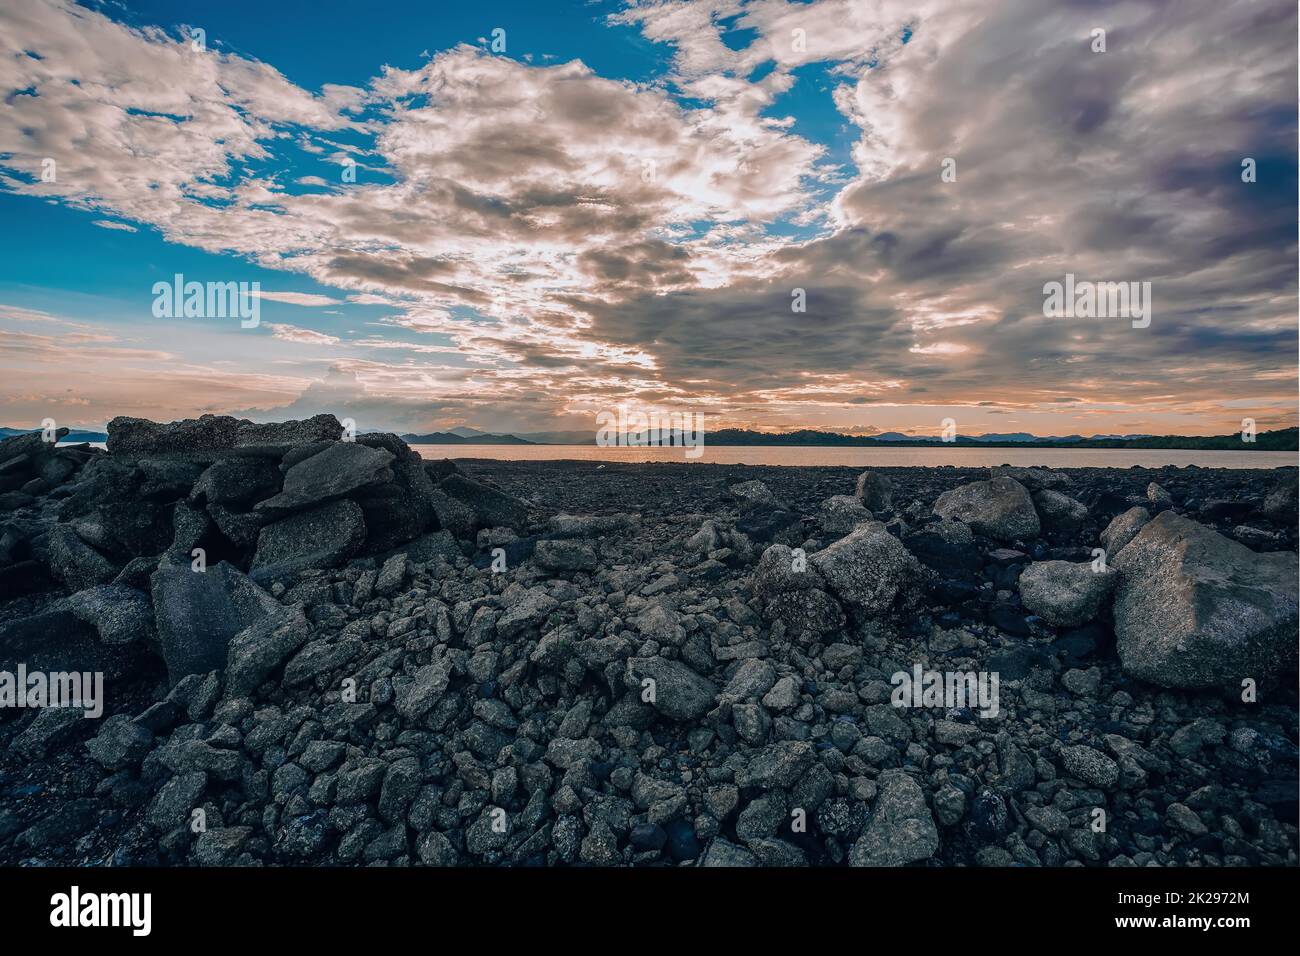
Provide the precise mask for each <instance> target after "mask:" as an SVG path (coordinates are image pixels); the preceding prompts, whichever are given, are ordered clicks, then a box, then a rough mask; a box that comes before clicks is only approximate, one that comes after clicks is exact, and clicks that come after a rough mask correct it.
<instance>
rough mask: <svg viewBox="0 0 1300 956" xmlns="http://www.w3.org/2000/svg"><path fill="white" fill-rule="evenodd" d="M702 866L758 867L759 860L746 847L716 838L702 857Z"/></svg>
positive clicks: (700, 863)
mask: <svg viewBox="0 0 1300 956" xmlns="http://www.w3.org/2000/svg"><path fill="white" fill-rule="evenodd" d="M699 865H700V866H705V867H719V866H758V859H757V858H756V857H755V856H754V854H752V853H750V852H749V851H748V850H746V849H745V848H744V847H740V846H736V844H734V843H728V842H727V841H726V840H724V839H722V837H714V838H713V840H711V841H710V842H709V846H708V849H706V850H705V851H704V855H703V856H702V857H700V862H699Z"/></svg>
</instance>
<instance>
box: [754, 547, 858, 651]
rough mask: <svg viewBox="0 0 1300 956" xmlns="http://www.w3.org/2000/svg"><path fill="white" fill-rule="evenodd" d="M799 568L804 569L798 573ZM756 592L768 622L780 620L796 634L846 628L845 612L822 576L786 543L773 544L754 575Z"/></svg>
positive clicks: (819, 632) (800, 553)
mask: <svg viewBox="0 0 1300 956" xmlns="http://www.w3.org/2000/svg"><path fill="white" fill-rule="evenodd" d="M796 567H798V568H800V570H795V568H796ZM753 587H754V593H755V594H757V595H758V599H759V601H760V602H761V603H762V605H763V614H764V616H765V617H767V618H768V620H779V621H782V622H784V623H785V626H786V627H788V628H790V629H792V630H793V631H795V632H796V633H802V632H810V633H812V634H830V633H833V632H835V631H838V630H839V629H840V628H842V627H843V626H844V612H843V611H842V610H841V609H840V606H839V604H837V603H836V601H835V600H834V598H832V597H831V596H830V595H829V594H828V593H826V591H825V590H824V588H825V587H826V582H825V581H824V580H823V579H822V576H821V575H820V574H819V573H818V572H817V571H816V570H814V569H810V568H809V566H808V559H807V557H806V556H805V555H803V553H802V552H799V554H798V555H796V553H795V552H794V551H792V550H791V549H790V548H789V547H787V546H786V545H784V544H773V545H770V546H769V547H768V548H767V549H766V550H765V551H764V552H763V556H762V558H760V559H759V562H758V568H757V569H756V570H755V572H754V581H753Z"/></svg>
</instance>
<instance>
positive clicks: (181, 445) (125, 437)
mask: <svg viewBox="0 0 1300 956" xmlns="http://www.w3.org/2000/svg"><path fill="white" fill-rule="evenodd" d="M238 427H239V421H238V419H235V418H231V417H230V416H229V415H203V416H202V417H200V418H186V419H183V420H181V421H176V422H170V423H168V424H165V425H162V424H158V423H157V422H151V421H148V420H147V419H143V418H128V417H125V416H119V417H117V418H114V419H113V420H112V421H110V422H109V423H108V451H109V454H110V455H113V456H114V457H117V458H160V457H190V458H194V459H199V460H201V459H203V458H205V457H207V458H217V457H222V456H221V453H222V452H225V451H228V450H229V449H230V448H232V447H234V444H235V432H236V430H237V429H238Z"/></svg>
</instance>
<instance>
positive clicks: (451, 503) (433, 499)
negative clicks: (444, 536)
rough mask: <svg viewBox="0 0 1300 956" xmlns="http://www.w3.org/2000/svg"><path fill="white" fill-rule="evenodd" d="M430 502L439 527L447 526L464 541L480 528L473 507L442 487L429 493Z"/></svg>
mask: <svg viewBox="0 0 1300 956" xmlns="http://www.w3.org/2000/svg"><path fill="white" fill-rule="evenodd" d="M427 473H428V471H427V469H426V474H427ZM429 503H430V505H431V506H432V507H433V512H434V514H435V515H436V516H437V519H438V526H439V527H441V528H445V529H446V530H447V531H449V532H451V534H452V535H454V536H455V537H457V538H459V539H460V540H462V541H468V540H471V539H472V538H473V537H474V532H475V531H476V530H478V515H477V514H475V513H474V509H473V508H471V507H470V506H469V505H467V504H465V502H463V501H458V500H457V499H455V498H453V497H451V496H450V495H448V494H447V493H446V492H445V491H443V490H442V489H441V488H434V489H433V490H432V491H431V492H430V493H429Z"/></svg>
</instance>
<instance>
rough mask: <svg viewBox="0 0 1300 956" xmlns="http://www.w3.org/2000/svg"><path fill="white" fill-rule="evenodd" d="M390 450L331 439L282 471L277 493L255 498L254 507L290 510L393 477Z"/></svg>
mask: <svg viewBox="0 0 1300 956" xmlns="http://www.w3.org/2000/svg"><path fill="white" fill-rule="evenodd" d="M392 461H393V455H392V453H391V452H389V451H387V450H385V449H383V448H370V447H368V446H366V445H363V444H361V443H359V442H334V443H332V444H330V445H327V446H325V447H324V448H323V449H322V450H321V451H319V452H317V453H316V454H314V455H312V456H311V457H309V458H305V459H303V460H302V461H300V462H297V463H296V464H294V465H293V466H292V467H290V468H289V470H288V471H286V472H285V474H284V487H283V489H282V490H281V491H280V493H279V494H278V495H275V496H273V497H271V498H267V499H266V500H265V501H259V502H258V503H257V505H256V506H255V508H256V510H258V511H267V510H274V509H279V510H285V511H294V510H298V509H301V508H307V507H311V506H312V505H316V504H319V503H320V502H322V501H326V500H328V499H330V498H337V497H339V496H341V495H346V494H348V493H349V492H353V491H357V490H358V489H361V488H365V487H367V486H369V485H375V484H379V483H381V482H385V481H392V480H393V472H392V470H391V469H390V468H389V467H388V466H389V464H390V463H391V462H392Z"/></svg>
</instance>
